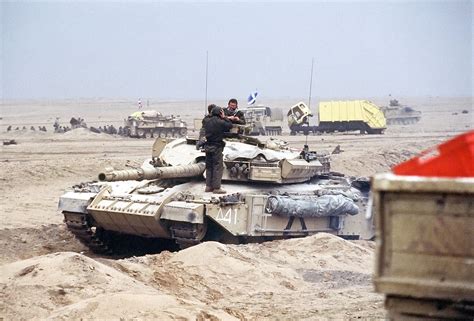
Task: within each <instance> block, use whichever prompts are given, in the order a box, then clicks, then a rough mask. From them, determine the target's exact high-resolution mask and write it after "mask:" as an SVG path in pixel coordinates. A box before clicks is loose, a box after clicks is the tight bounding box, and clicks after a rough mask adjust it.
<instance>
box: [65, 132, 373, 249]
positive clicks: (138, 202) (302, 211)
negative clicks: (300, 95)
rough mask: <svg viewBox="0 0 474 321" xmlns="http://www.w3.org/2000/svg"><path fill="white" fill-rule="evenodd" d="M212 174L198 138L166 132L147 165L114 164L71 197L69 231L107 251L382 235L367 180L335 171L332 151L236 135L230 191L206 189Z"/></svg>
mask: <svg viewBox="0 0 474 321" xmlns="http://www.w3.org/2000/svg"><path fill="white" fill-rule="evenodd" d="M204 171H205V153H204V152H203V151H202V150H197V149H196V139H194V138H180V139H175V140H173V141H171V142H167V140H166V139H160V138H158V139H156V141H155V143H154V145H153V149H152V157H151V159H148V160H146V161H145V162H144V163H143V165H142V166H141V167H139V168H133V169H125V170H114V169H113V168H108V169H106V170H105V171H104V172H103V173H100V174H99V182H89V183H82V184H79V185H76V186H74V187H73V188H71V189H70V190H69V191H67V192H66V193H65V194H63V195H62V196H61V197H60V201H59V210H60V211H61V212H62V214H63V215H64V220H65V223H66V225H67V227H68V228H69V230H70V231H72V232H73V233H74V234H75V236H76V237H77V238H78V239H79V240H81V241H82V242H83V243H85V244H86V245H87V246H89V247H90V249H91V250H92V251H94V252H98V253H112V252H115V253H117V252H120V251H121V250H123V248H122V247H125V246H126V245H125V244H128V246H134V244H139V242H138V241H137V239H138V238H139V239H140V240H148V241H150V242H152V243H154V244H169V243H170V242H171V243H173V244H174V245H175V246H176V245H179V247H181V248H185V247H188V246H191V245H194V244H197V243H199V242H202V241H207V240H213V241H219V242H223V243H245V242H259V241H265V240H272V239H279V238H287V237H303V236H306V235H311V234H314V233H318V232H327V233H332V234H335V235H339V236H341V237H345V238H350V239H358V238H362V239H370V238H372V237H373V236H374V230H373V228H374V227H373V222H372V221H371V220H370V219H369V220H368V219H366V216H365V214H364V213H365V211H364V208H365V206H366V201H367V196H368V184H367V182H366V181H365V180H363V179H362V180H355V181H353V180H351V179H349V178H347V177H344V176H343V175H341V174H337V175H336V174H334V175H333V174H332V173H331V172H330V163H329V155H326V154H322V153H316V152H312V151H309V150H308V148H307V147H306V148H303V149H302V150H291V149H288V147H287V146H286V144H285V143H283V142H282V141H279V140H275V139H270V140H269V142H268V143H265V144H264V143H262V142H260V141H259V140H258V139H256V138H252V137H243V136H240V135H235V137H234V138H229V139H226V146H225V148H224V174H223V184H222V188H223V189H225V190H226V191H227V193H226V194H224V195H222V194H220V195H217V194H213V193H206V192H205V191H204V190H205V182H204V178H203V174H204ZM355 186H357V187H358V188H359V189H357V188H355ZM137 246H138V245H137Z"/></svg>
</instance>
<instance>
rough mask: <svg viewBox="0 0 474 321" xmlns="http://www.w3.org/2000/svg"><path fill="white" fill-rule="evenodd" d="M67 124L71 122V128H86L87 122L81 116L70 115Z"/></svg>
mask: <svg viewBox="0 0 474 321" xmlns="http://www.w3.org/2000/svg"><path fill="white" fill-rule="evenodd" d="M69 124H71V129H76V128H87V124H86V122H85V120H84V118H81V117H77V118H74V117H71V120H69Z"/></svg>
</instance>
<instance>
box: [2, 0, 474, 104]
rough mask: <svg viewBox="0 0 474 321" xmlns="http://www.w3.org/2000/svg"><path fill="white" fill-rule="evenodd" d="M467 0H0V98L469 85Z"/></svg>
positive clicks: (414, 91)
mask: <svg viewBox="0 0 474 321" xmlns="http://www.w3.org/2000/svg"><path fill="white" fill-rule="evenodd" d="M472 16H473V4H472V2H471V1H410V2H382V1H373V2H359V1H357V2H356V1H342V2H335V3H329V2H299V3H292V2H271V1H265V2H257V3H253V2H194V1H187V2H179V3H175V2H141V1H137V2H128V3H125V2H124V3H119V2H74V1H69V2H47V3H40V2H29V1H24V2H1V4H0V21H1V22H0V30H1V35H2V37H1V42H0V58H1V59H0V61H1V66H0V68H1V69H0V72H1V74H0V76H1V77H0V98H1V99H2V100H10V99H75V98H98V97H107V98H131V99H135V98H138V97H141V98H142V99H147V98H153V99H160V100H169V99H176V100H191V99H204V96H205V82H206V52H208V97H209V98H210V99H224V98H229V97H236V98H238V99H245V98H246V97H247V96H248V94H249V93H250V92H251V91H253V90H258V93H259V98H260V99H262V100H265V99H278V98H299V99H306V98H307V97H308V94H309V83H310V73H311V60H312V58H314V72H313V86H312V96H313V97H315V96H318V97H335V98H348V97H353V98H366V97H382V96H388V95H389V94H391V95H393V96H449V97H454V96H472V94H473V66H472V63H473V43H472V41H473V40H472V39H473V21H472Z"/></svg>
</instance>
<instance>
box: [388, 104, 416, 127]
mask: <svg viewBox="0 0 474 321" xmlns="http://www.w3.org/2000/svg"><path fill="white" fill-rule="evenodd" d="M380 109H381V110H382V112H383V113H384V115H385V118H386V120H387V125H410V124H415V123H417V122H419V121H420V119H421V111H417V110H415V109H413V108H412V107H410V106H406V105H400V103H399V102H398V100H396V99H392V100H390V105H389V106H382V107H380Z"/></svg>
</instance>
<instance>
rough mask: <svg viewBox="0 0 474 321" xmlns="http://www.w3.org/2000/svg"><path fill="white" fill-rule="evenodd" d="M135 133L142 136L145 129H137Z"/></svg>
mask: <svg viewBox="0 0 474 321" xmlns="http://www.w3.org/2000/svg"><path fill="white" fill-rule="evenodd" d="M137 135H138V137H140V138H143V137H145V131H144V130H143V129H139V130H137Z"/></svg>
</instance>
